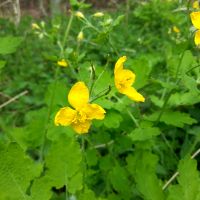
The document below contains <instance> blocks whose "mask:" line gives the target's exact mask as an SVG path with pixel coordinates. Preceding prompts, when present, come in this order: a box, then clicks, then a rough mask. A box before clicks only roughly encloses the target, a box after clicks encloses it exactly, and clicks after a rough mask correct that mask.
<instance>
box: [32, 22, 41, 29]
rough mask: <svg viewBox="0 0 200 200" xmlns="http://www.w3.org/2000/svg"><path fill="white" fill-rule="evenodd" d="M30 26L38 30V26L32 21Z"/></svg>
mask: <svg viewBox="0 0 200 200" xmlns="http://www.w3.org/2000/svg"><path fill="white" fill-rule="evenodd" d="M31 27H32V29H33V30H40V27H39V26H38V25H37V24H36V23H32V24H31Z"/></svg>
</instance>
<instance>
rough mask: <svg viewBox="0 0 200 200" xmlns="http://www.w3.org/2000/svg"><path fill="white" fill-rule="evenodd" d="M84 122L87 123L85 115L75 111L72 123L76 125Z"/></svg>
mask: <svg viewBox="0 0 200 200" xmlns="http://www.w3.org/2000/svg"><path fill="white" fill-rule="evenodd" d="M85 121H87V115H86V114H85V113H84V112H83V111H81V110H79V111H77V113H76V116H75V118H74V120H73V122H74V123H75V124H76V123H84V122H85Z"/></svg>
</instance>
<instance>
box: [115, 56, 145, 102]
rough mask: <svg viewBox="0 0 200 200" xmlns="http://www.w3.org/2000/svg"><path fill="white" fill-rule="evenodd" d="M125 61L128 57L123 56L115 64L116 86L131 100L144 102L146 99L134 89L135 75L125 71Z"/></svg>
mask: <svg viewBox="0 0 200 200" xmlns="http://www.w3.org/2000/svg"><path fill="white" fill-rule="evenodd" d="M125 61H126V56H122V57H121V58H119V59H118V61H117V62H116V64H115V69H114V76H115V86H116V88H117V89H118V91H119V92H120V93H122V94H125V95H126V96H128V97H129V98H130V99H132V100H134V101H136V102H144V101H145V98H144V97H143V96H142V95H141V94H140V93H138V92H137V91H136V89H135V88H133V87H132V84H133V83H134V82H135V74H134V73H133V72H132V71H130V70H127V69H124V66H123V64H124V62H125Z"/></svg>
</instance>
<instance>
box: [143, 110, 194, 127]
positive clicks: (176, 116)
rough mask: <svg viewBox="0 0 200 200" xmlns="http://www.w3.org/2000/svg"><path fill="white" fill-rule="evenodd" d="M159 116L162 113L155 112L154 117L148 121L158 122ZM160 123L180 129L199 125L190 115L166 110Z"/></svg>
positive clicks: (150, 117) (151, 116)
mask: <svg viewBox="0 0 200 200" xmlns="http://www.w3.org/2000/svg"><path fill="white" fill-rule="evenodd" d="M159 115H160V112H154V113H153V114H152V115H150V116H148V117H147V119H148V120H150V121H156V120H157V119H158V116H159ZM160 121H161V122H164V123H166V124H167V125H172V126H176V127H180V128H183V127H184V125H185V124H188V125H191V124H195V123H197V121H196V120H195V119H193V118H191V117H190V115H189V114H188V113H182V112H179V111H170V110H166V111H165V112H164V113H163V114H162V116H161V118H160Z"/></svg>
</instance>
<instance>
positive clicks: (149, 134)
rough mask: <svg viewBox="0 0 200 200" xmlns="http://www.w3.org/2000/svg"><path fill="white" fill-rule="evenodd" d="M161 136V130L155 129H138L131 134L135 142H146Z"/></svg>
mask: <svg viewBox="0 0 200 200" xmlns="http://www.w3.org/2000/svg"><path fill="white" fill-rule="evenodd" d="M157 135H160V130H159V129H158V128H155V127H144V128H136V129H135V130H134V131H132V132H131V133H130V134H129V137H130V138H131V139H132V140H133V141H144V140H149V139H152V138H153V137H155V136H157Z"/></svg>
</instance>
